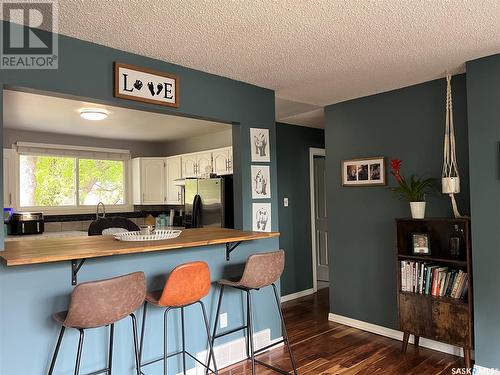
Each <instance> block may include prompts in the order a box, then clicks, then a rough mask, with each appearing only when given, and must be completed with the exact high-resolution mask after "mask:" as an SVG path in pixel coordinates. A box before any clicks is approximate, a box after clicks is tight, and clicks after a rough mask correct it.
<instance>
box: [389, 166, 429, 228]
mask: <svg viewBox="0 0 500 375" xmlns="http://www.w3.org/2000/svg"><path fill="white" fill-rule="evenodd" d="M402 164H403V161H402V160H400V159H392V160H391V174H392V175H393V176H394V178H395V179H396V182H397V183H398V186H396V187H393V188H391V190H392V191H393V192H395V193H396V194H397V195H398V196H399V198H401V199H405V200H407V201H409V202H410V209H411V216H412V218H414V219H423V218H424V217H425V195H426V194H429V193H434V192H436V191H437V186H436V179H434V178H421V177H419V176H416V175H411V177H410V178H409V179H408V180H407V179H406V178H405V177H404V176H403V175H402V174H401V165H402Z"/></svg>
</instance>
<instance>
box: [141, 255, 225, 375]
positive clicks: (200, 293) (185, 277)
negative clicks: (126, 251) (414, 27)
mask: <svg viewBox="0 0 500 375" xmlns="http://www.w3.org/2000/svg"><path fill="white" fill-rule="evenodd" d="M210 284H211V282H210V270H209V268H208V264H207V263H205V262H190V263H185V264H181V265H179V266H177V267H175V268H174V269H173V270H172V272H171V273H170V275H169V276H168V278H167V281H166V282H165V286H164V288H163V290H156V291H153V292H148V293H147V295H146V300H145V301H144V313H143V315H142V328H141V345H140V355H139V363H140V368H141V369H142V368H143V367H144V366H148V365H151V364H153V363H156V362H159V361H163V374H164V375H167V372H168V366H167V360H168V358H170V357H174V356H177V355H179V354H182V365H183V367H182V368H183V373H184V374H186V355H188V356H189V357H191V358H192V359H194V360H195V361H196V362H198V363H199V364H201V365H202V366H203V367H205V369H206V371H207V374H208V371H211V372H212V373H214V374H218V371H217V365H216V363H215V361H214V369H213V370H212V369H211V368H210V367H209V363H208V364H205V363H202V362H200V361H199V360H198V359H197V358H196V357H194V356H193V355H192V354H191V353H189V352H188V351H187V350H186V338H185V330H184V309H185V308H186V307H188V306H190V305H194V304H199V305H200V306H201V311H202V314H203V320H204V322H205V329H206V333H207V338H208V345H209V352H210V356H213V347H212V340H211V336H210V327H209V325H208V318H207V313H206V310H205V305H204V304H203V301H202V300H201V299H202V298H203V297H205V296H206V295H208V293H209V291H210ZM148 304H151V305H153V306H157V307H163V308H165V312H164V313H163V335H164V336H163V357H160V358H157V359H153V360H150V361H147V362H144V363H143V362H142V356H143V343H144V332H145V326H146V312H147V306H148ZM173 309H180V310H181V337H182V350H180V351H177V352H174V353H170V354H169V353H168V348H167V338H168V337H167V333H168V332H167V318H168V313H169V311H171V310H173Z"/></svg>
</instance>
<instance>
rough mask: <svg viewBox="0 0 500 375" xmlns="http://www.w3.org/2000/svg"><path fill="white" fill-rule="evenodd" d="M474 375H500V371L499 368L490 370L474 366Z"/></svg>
mask: <svg viewBox="0 0 500 375" xmlns="http://www.w3.org/2000/svg"><path fill="white" fill-rule="evenodd" d="M473 374H474V375H500V370H499V369H497V368H488V367H483V366H478V365H474V371H473Z"/></svg>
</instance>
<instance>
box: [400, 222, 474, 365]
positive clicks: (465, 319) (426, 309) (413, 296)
mask: <svg viewBox="0 0 500 375" xmlns="http://www.w3.org/2000/svg"><path fill="white" fill-rule="evenodd" d="M396 225H397V285H398V312H399V328H400V330H401V331H402V332H403V333H404V335H403V347H402V350H403V352H406V348H407V346H408V339H409V337H410V335H414V336H415V347H418V344H419V338H420V337H425V338H428V339H432V340H436V341H440V342H444V343H447V344H451V345H455V346H458V347H462V348H463V350H464V361H465V366H466V367H468V368H470V367H471V365H472V363H471V356H470V354H471V350H472V348H473V293H472V291H473V289H472V284H473V277H472V253H471V237H470V220H469V219H468V218H460V219H434V218H432V219H397V220H396ZM455 225H458V227H459V229H460V230H462V231H463V238H464V241H463V244H462V245H461V249H460V256H459V257H458V258H457V257H453V256H452V255H451V252H450V245H449V244H450V236H451V234H452V232H453V230H454V226H455ZM412 233H428V234H429V241H430V252H431V253H430V254H429V255H424V254H419V255H414V254H413V253H412ZM404 260H408V261H418V262H426V263H432V264H437V265H442V266H443V267H449V268H450V269H451V268H453V269H457V270H463V271H464V272H467V273H468V274H469V286H468V288H469V289H468V293H467V297H466V298H465V299H456V298H451V297H435V296H431V295H426V294H417V293H412V292H403V291H402V290H401V261H404Z"/></svg>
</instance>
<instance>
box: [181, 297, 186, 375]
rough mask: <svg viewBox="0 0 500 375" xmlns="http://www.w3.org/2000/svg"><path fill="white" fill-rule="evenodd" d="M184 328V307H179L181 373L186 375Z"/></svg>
mask: <svg viewBox="0 0 500 375" xmlns="http://www.w3.org/2000/svg"><path fill="white" fill-rule="evenodd" d="M184 330H185V328H184V307H181V331H182V333H181V337H182V372H183V374H184V375H186V337H185V335H186V333H185V331H184Z"/></svg>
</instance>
